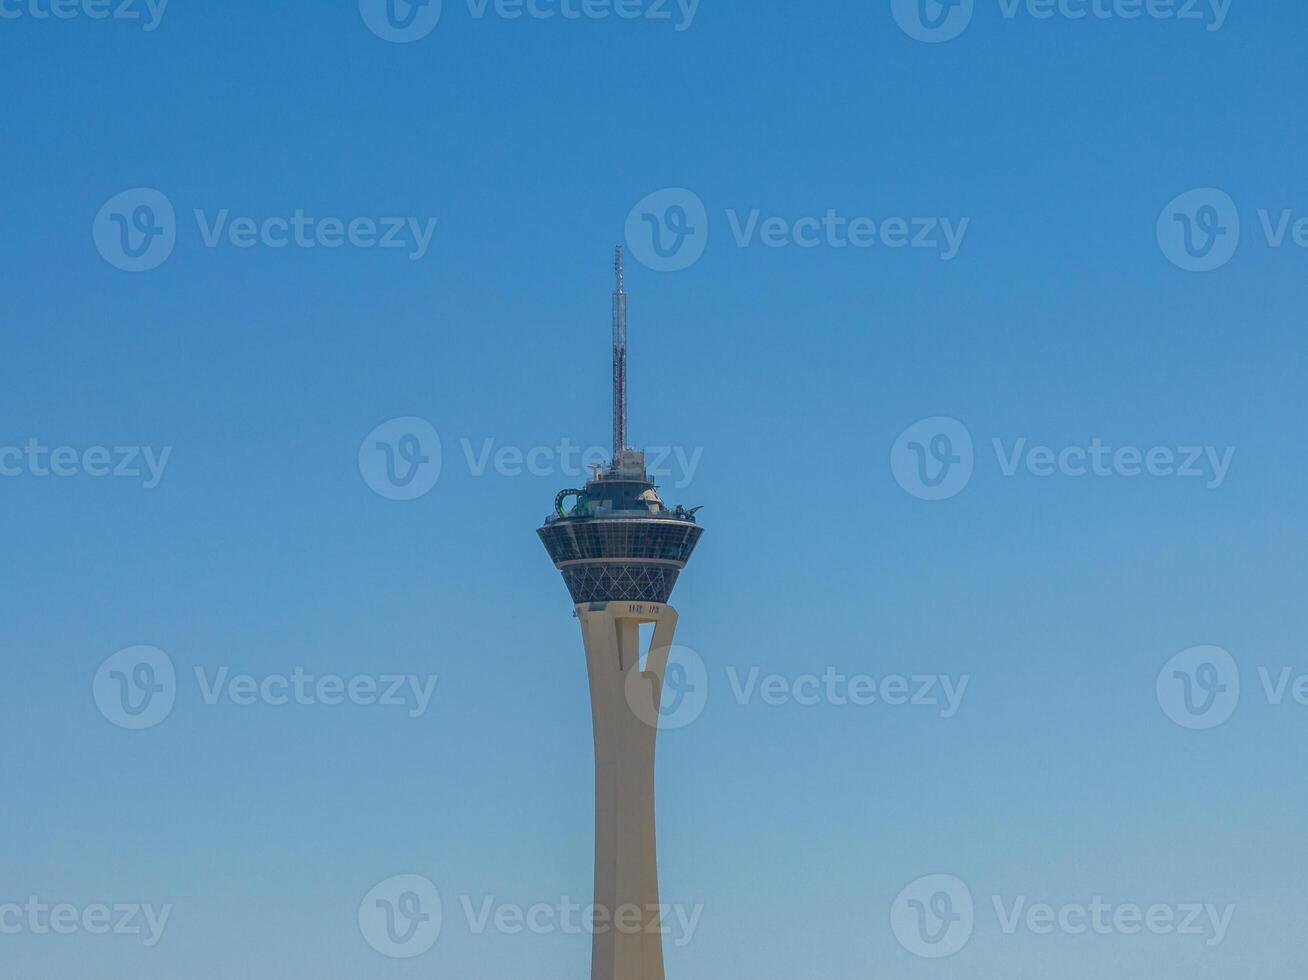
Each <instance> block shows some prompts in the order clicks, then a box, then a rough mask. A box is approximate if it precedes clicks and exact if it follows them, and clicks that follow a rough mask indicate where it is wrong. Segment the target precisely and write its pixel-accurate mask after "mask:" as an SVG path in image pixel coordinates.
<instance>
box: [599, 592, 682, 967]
mask: <svg viewBox="0 0 1308 980" xmlns="http://www.w3.org/2000/svg"><path fill="white" fill-rule="evenodd" d="M576 609H577V618H578V619H580V620H581V633H582V638H583V640H584V641H585V644H586V663H587V666H588V669H589V673H590V697H591V707H592V709H593V712H594V718H595V907H596V916H597V922H598V927H597V928H596V930H595V941H594V947H593V959H592V961H591V980H664V976H663V936H662V933H661V921H660V916H659V880H658V860H657V847H656V840H655V834H654V747H655V738H656V736H657V735H658V719H659V705H660V702H661V699H662V696H663V681H664V676H665V675H666V673H667V668H668V654H669V650H670V649H671V647H672V638H673V634H674V633H675V631H676V628H677V612H676V610H675V609H673V608H672V607H671V606H669V605H666V604H659V603H648V602H645V603H642V602H607V603H604V602H595V603H582V604H580V605H578V606H577V607H576ZM641 623H654V624H656V625H655V627H654V637H653V639H652V640H651V641H650V647H649V651H648V656H647V658H646V660H645V664H644V667H643V669H642V666H641V662H640V659H641V658H640V629H639V627H640V624H641Z"/></svg>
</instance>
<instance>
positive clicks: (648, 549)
mask: <svg viewBox="0 0 1308 980" xmlns="http://www.w3.org/2000/svg"><path fill="white" fill-rule="evenodd" d="M614 271H615V278H616V287H615V289H614V293H613V459H612V463H611V464H610V465H609V466H608V468H607V469H605V468H603V467H595V469H594V473H593V475H592V477H591V479H590V480H588V481H587V482H586V486H585V488H583V489H580V490H563V491H561V492H560V493H559V494H558V496H556V497H555V498H554V513H553V514H551V515H550V516H549V518H548V519H547V520H546V521H545V526H544V527H542V528H541V529H540V530H539V531H538V532H537V533H538V534H539V535H540V539H541V541H542V542H543V543H544V545H545V549H546V550H547V551H548V552H549V556H550V560H551V561H553V562H554V565H555V567H556V568H558V570H559V571H560V572H562V573H563V580H564V582H565V583H566V585H567V587H568V591H569V592H570V593H571V595H572V601H573V602H574V603H575V604H576V605H575V613H576V616H577V619H578V620H579V621H580V623H581V637H582V642H583V644H584V645H585V649H586V665H587V671H588V674H589V677H590V699H591V711H592V715H593V719H594V729H595V908H596V922H595V930H594V944H593V948H592V959H591V980H664V974H663V941H662V935H661V932H660V916H659V882H658V863H657V849H656V841H655V832H654V750H655V740H656V736H657V734H658V718H659V706H660V703H661V700H662V696H663V681H664V676H665V675H666V673H667V667H668V654H669V651H670V649H671V647H672V640H673V635H674V633H675V632H676V628H677V612H676V610H675V609H673V608H672V607H671V606H670V605H668V598H669V597H670V596H671V594H672V588H673V586H675V585H676V583H677V576H678V575H679V574H680V573H681V570H682V569H683V568H685V567H686V562H687V561H688V560H689V559H690V555H691V552H692V551H694V549H695V545H696V544H697V543H698V541H699V537H700V535H701V534H702V533H703V528H701V527H700V526H699V524H698V523H697V522H696V519H695V511H697V510H698V509H699V508H695V509H693V510H686V509H684V508H682V507H680V506H677V507H675V508H671V509H669V508H668V507H666V506H665V505H664V503H663V501H662V500H660V499H659V495H658V491H657V489H656V488H655V486H654V484H653V482H651V480H650V479H649V476H648V474H647V473H646V470H645V455H644V453H641V452H637V451H635V450H633V449H628V448H627V445H626V441H627V294H626V289H625V286H624V284H623V277H622V247H621V246H619V247H618V249H617V252H616V261H615V263H614ZM642 623H653V624H654V633H653V638H652V639H651V641H650V646H649V650H648V652H647V654H646V656H645V657H644V658H643V659H644V666H643V667H642V665H641V661H642V657H641V650H640V626H641V624H642Z"/></svg>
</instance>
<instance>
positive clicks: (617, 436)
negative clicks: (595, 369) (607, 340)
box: [613, 245, 627, 467]
mask: <svg viewBox="0 0 1308 980" xmlns="http://www.w3.org/2000/svg"><path fill="white" fill-rule="evenodd" d="M613 277H614V289H613V465H614V466H615V467H616V466H617V465H618V460H619V459H620V458H621V457H622V451H623V450H624V449H626V448H627V292H626V290H625V289H624V288H623V283H622V246H621V245H619V246H617V247H616V248H615V249H614V250H613Z"/></svg>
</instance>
